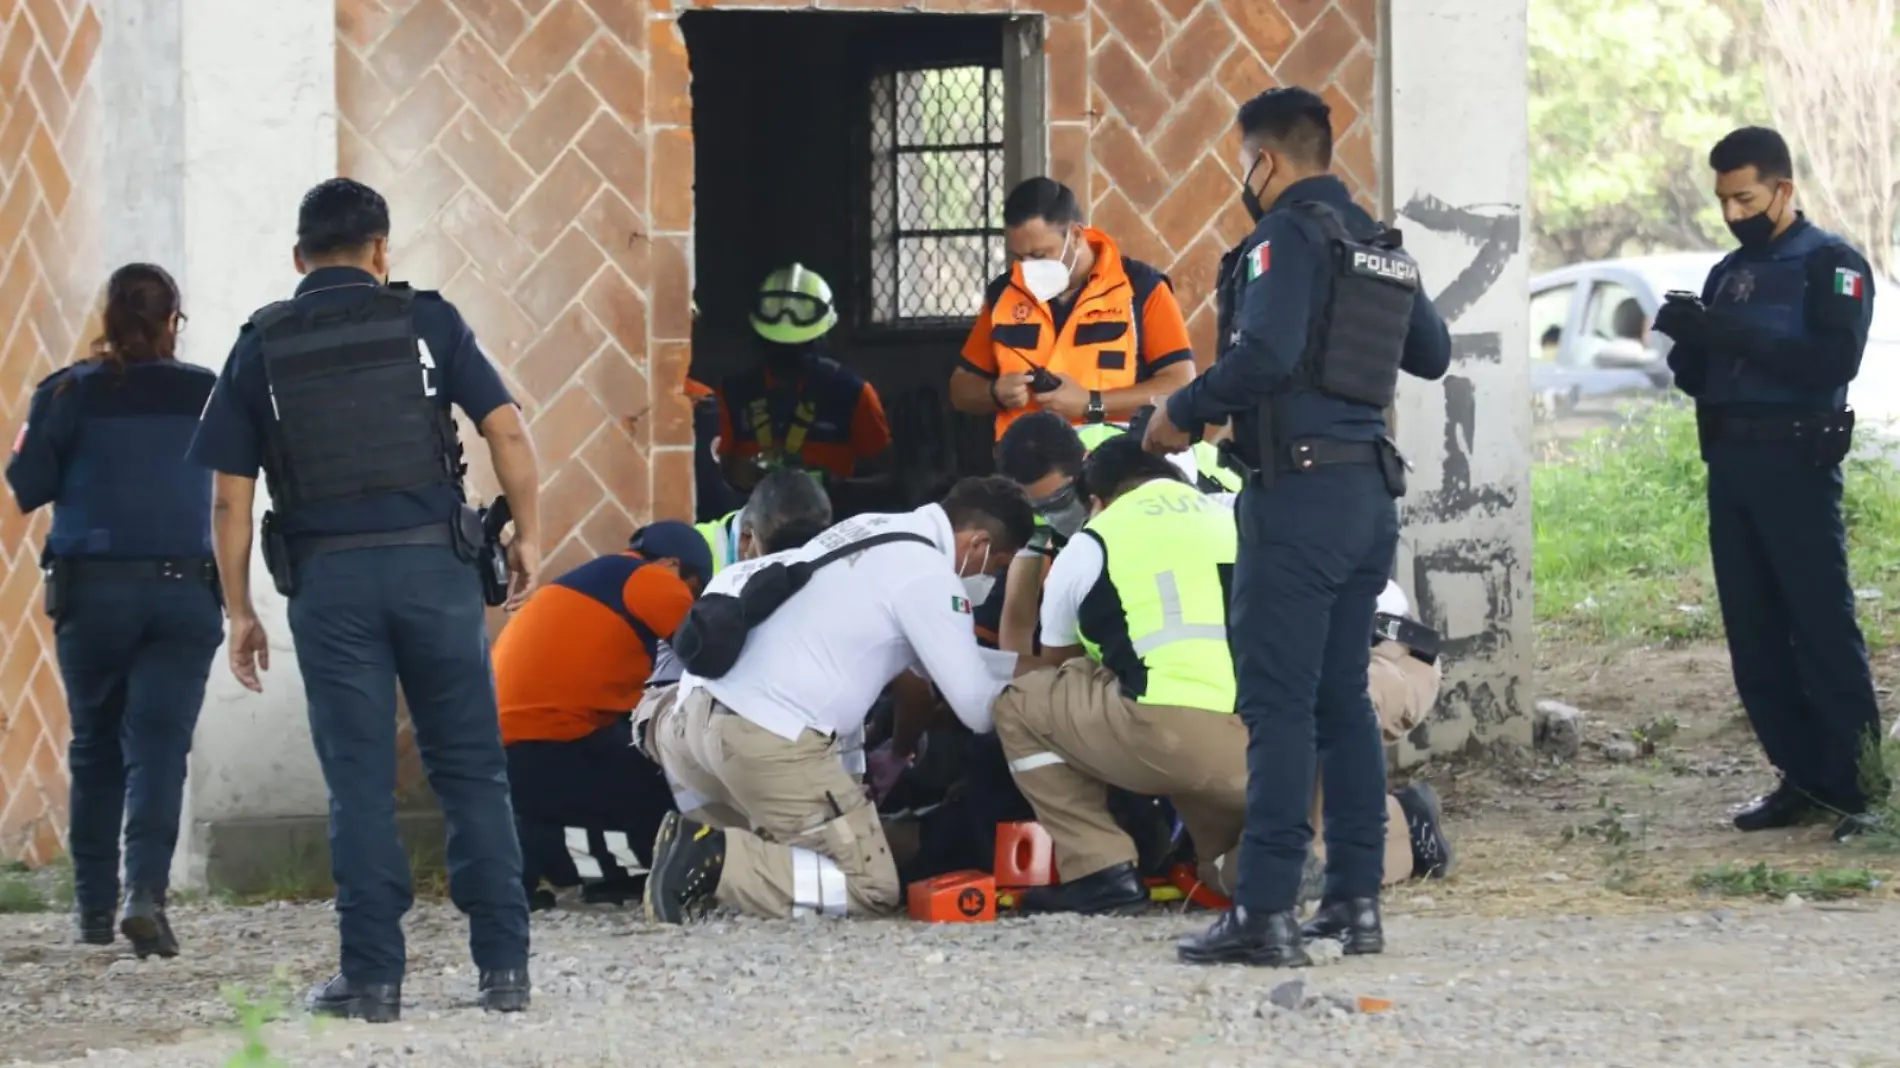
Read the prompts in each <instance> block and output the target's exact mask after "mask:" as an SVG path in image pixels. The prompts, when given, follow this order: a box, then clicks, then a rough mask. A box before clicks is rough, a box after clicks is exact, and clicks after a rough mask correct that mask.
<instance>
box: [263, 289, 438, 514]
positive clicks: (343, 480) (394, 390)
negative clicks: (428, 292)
mask: <svg viewBox="0 0 1900 1068" xmlns="http://www.w3.org/2000/svg"><path fill="white" fill-rule="evenodd" d="M414 299H415V291H414V290H411V289H409V288H408V287H407V286H394V287H386V288H380V289H377V290H376V291H375V294H374V295H373V296H372V297H371V298H370V299H369V300H367V301H364V302H362V303H361V304H359V305H356V306H353V307H340V308H339V307H330V308H320V309H318V308H312V309H308V310H300V309H299V308H298V307H297V305H296V303H295V302H293V301H281V302H279V303H276V304H272V305H270V306H268V307H266V308H263V309H262V310H260V311H258V312H257V314H255V315H253V316H251V325H252V327H254V328H255V329H256V330H257V332H258V336H259V338H260V340H261V341H262V344H263V350H264V373H265V377H266V380H267V381H268V383H269V386H270V398H271V409H272V411H273V413H274V414H275V415H276V420H275V422H273V423H272V424H271V429H270V433H269V435H268V436H267V438H266V442H265V450H264V473H265V476H266V479H267V481H268V485H269V486H270V492H271V500H272V501H273V502H274V503H275V505H276V506H277V508H278V509H279V510H285V509H289V508H294V507H298V506H301V505H310V504H325V503H330V502H335V501H346V500H352V499H355V498H360V497H367V496H370V495H373V494H378V493H394V492H401V491H404V490H416V489H422V488H424V487H427V486H437V485H446V486H459V485H460V483H461V476H462V470H463V468H462V462H461V452H462V450H461V443H460V441H459V439H458V438H457V437H456V433H455V421H454V420H453V419H452V418H451V417H450V416H449V412H448V408H447V407H446V406H444V405H438V404H436V403H435V402H434V401H433V400H432V399H431V397H430V393H431V392H432V391H433V390H434V389H436V388H440V387H439V383H440V381H441V372H440V370H439V369H438V368H436V367H434V366H432V365H431V364H429V363H427V362H425V360H424V357H423V353H422V349H421V346H420V345H419V343H418V339H417V337H416V329H415V321H414V318H413V317H412V315H411V308H410V303H411V301H413V300H414Z"/></svg>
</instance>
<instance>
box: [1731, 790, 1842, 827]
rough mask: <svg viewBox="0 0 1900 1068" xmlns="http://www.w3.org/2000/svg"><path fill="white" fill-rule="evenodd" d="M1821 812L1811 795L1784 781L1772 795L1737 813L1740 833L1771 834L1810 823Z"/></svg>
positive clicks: (1736, 824) (1736, 822)
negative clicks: (1780, 829)
mask: <svg viewBox="0 0 1900 1068" xmlns="http://www.w3.org/2000/svg"><path fill="white" fill-rule="evenodd" d="M1820 811H1821V808H1820V806H1819V805H1816V804H1815V803H1814V799H1813V798H1811V797H1809V796H1808V795H1807V792H1806V791H1804V790H1801V789H1798V788H1797V787H1795V786H1794V784H1792V783H1790V782H1789V781H1788V780H1786V779H1783V780H1781V784H1780V785H1778V786H1776V787H1775V788H1774V789H1773V790H1772V791H1770V792H1769V793H1767V794H1765V795H1763V796H1761V797H1758V798H1756V799H1754V800H1753V801H1750V802H1749V803H1747V804H1745V805H1743V806H1742V807H1741V808H1738V809H1736V810H1735V829H1736V830H1738V831H1768V830H1775V829H1777V828H1781V827H1793V826H1796V825H1798V824H1802V823H1806V822H1807V821H1808V820H1810V819H1812V818H1813V817H1814V816H1815V815H1816V814H1817V813H1818V812H1820Z"/></svg>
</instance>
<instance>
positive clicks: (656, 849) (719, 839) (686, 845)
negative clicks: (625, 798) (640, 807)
mask: <svg viewBox="0 0 1900 1068" xmlns="http://www.w3.org/2000/svg"><path fill="white" fill-rule="evenodd" d="M725 867H726V834H725V832H724V831H721V830H719V829H718V828H717V827H708V826H706V825H705V824H703V823H699V822H696V821H694V820H689V819H687V818H686V817H684V816H682V815H680V814H679V813H677V812H669V813H667V814H666V819H665V820H663V821H661V823H660V833H658V834H656V835H654V836H653V870H652V871H649V872H647V885H646V913H647V922H648V923H685V922H686V914H687V912H688V911H698V910H699V909H701V908H704V907H709V906H710V905H711V904H712V899H713V891H714V890H717V889H718V888H719V873H720V872H722V871H724V870H725Z"/></svg>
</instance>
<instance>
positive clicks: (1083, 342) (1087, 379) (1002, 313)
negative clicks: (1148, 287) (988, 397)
mask: <svg viewBox="0 0 1900 1068" xmlns="http://www.w3.org/2000/svg"><path fill="white" fill-rule="evenodd" d="M1084 235H1085V240H1087V241H1088V243H1089V245H1090V247H1091V248H1093V249H1094V251H1095V268H1094V270H1093V271H1091V272H1090V273H1089V277H1088V281H1087V282H1085V283H1084V284H1083V287H1082V291H1081V293H1080V294H1079V295H1078V296H1077V297H1076V300H1075V306H1074V307H1073V308H1071V309H1070V311H1069V315H1068V318H1067V319H1065V320H1064V321H1063V323H1062V328H1061V329H1060V330H1058V329H1056V325H1055V314H1054V313H1053V312H1051V311H1050V309H1049V305H1048V304H1046V303H1044V302H1043V301H1040V300H1037V299H1036V298H1035V296H1034V295H1032V294H1031V293H1030V292H1029V289H1028V287H1027V286H1025V285H1024V284H1023V276H1022V267H1021V265H1019V264H1011V265H1010V269H1009V281H1008V283H1007V284H1006V285H1004V286H1003V287H1002V291H1001V293H1000V294H998V295H997V297H996V299H995V300H993V301H991V306H990V349H991V353H992V354H993V356H994V357H995V361H996V371H997V373H998V374H1006V375H1007V374H1024V373H1028V372H1032V371H1034V370H1035V369H1037V368H1042V369H1044V370H1047V371H1049V372H1050V373H1052V374H1063V375H1068V376H1069V377H1070V378H1072V379H1074V380H1075V381H1076V383H1077V384H1078V385H1080V386H1081V387H1082V388H1083V389H1088V390H1101V391H1103V392H1108V391H1110V390H1117V389H1126V388H1128V387H1129V386H1132V385H1134V384H1135V381H1136V376H1137V374H1138V373H1139V371H1140V369H1141V317H1140V309H1139V308H1137V307H1136V306H1135V287H1134V283H1133V281H1132V280H1131V279H1130V278H1129V276H1128V269H1127V268H1126V267H1125V266H1123V264H1122V254H1121V250H1120V249H1118V248H1116V247H1115V243H1114V242H1113V241H1112V240H1110V239H1109V238H1108V236H1107V235H1105V234H1103V233H1102V232H1101V231H1099V230H1094V229H1089V230H1085V231H1084ZM1036 410H1037V407H1036V405H1035V404H1034V403H1033V402H1032V403H1030V404H1028V405H1026V406H1024V407H1022V408H1017V409H1014V410H1012V411H1006V412H998V413H996V436H997V437H998V438H999V439H1000V438H1001V437H1002V436H1003V431H1004V430H1006V429H1008V428H1009V424H1010V423H1012V422H1015V421H1016V419H1017V418H1019V417H1020V416H1021V415H1022V414H1023V413H1025V412H1033V411H1036Z"/></svg>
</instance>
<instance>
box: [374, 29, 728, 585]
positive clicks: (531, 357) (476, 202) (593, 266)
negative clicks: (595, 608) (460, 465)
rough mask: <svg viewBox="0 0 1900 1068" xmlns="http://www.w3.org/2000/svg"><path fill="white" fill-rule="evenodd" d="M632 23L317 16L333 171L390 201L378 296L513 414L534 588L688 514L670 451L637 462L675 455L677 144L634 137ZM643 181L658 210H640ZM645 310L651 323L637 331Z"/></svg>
mask: <svg viewBox="0 0 1900 1068" xmlns="http://www.w3.org/2000/svg"><path fill="white" fill-rule="evenodd" d="M646 15H647V12H646V9H645V5H644V4H636V3H632V2H628V0H339V3H338V5H337V28H338V38H339V44H340V47H339V48H338V50H337V95H338V97H339V101H338V103H339V105H340V107H339V111H340V114H341V118H342V122H341V123H340V129H341V132H340V137H341V144H340V146H339V148H340V154H341V165H342V169H343V171H344V173H346V174H349V175H352V176H354V177H357V178H360V179H362V180H363V181H366V182H368V183H369V184H371V185H373V186H375V187H377V188H378V189H381V190H383V191H384V192H385V194H386V195H387V196H388V197H389V200H390V206H391V211H392V213H393V225H394V228H395V232H394V233H393V234H392V235H391V254H392V258H393V261H394V271H395V274H396V276H397V277H399V278H406V279H408V280H410V281H411V282H413V283H414V284H415V285H417V286H418V287H421V288H429V289H440V290H442V292H443V293H444V294H445V295H446V296H447V297H448V298H449V299H450V300H453V301H454V302H455V303H456V304H457V305H458V306H459V307H460V308H461V310H462V312H463V314H464V315H465V316H466V317H467V318H468V320H469V322H470V323H471V324H472V325H473V327H474V328H475V332H476V335H477V336H478V337H479V338H480V339H481V342H482V345H483V347H484V348H485V349H486V350H487V352H488V354H489V355H490V357H491V358H492V359H493V360H494V361H495V363H496V364H497V365H498V366H500V367H501V368H502V369H503V371H504V373H505V375H506V377H507V379H508V381H509V384H510V386H511V387H512V388H513V390H514V392H515V395H516V397H517V398H518V399H519V400H520V401H521V403H522V407H523V409H524V410H525V412H526V413H527V415H528V417H529V419H530V425H531V428H532V432H533V435H534V439H535V444H536V447H537V449H538V451H539V453H540V459H541V469H542V476H543V480H544V481H543V484H542V499H541V514H542V518H543V523H544V526H545V529H546V531H547V544H546V545H545V546H544V548H545V549H546V551H547V553H548V568H549V572H550V573H551V574H552V573H558V572H559V571H561V570H563V569H565V568H566V567H569V566H572V565H574V564H576V563H579V562H580V561H581V560H584V559H586V558H588V557H590V556H593V555H596V554H598V553H602V552H610V551H613V550H615V549H617V548H621V547H624V546H625V544H626V538H627V535H628V533H629V532H631V530H632V529H633V527H634V526H635V525H636V524H637V523H639V522H644V521H646V520H647V519H649V518H651V517H652V516H653V515H654V514H655V512H656V510H657V511H658V512H660V513H669V512H670V513H671V514H677V515H685V514H686V513H687V512H688V511H689V510H690V506H691V497H690V494H691V484H692V482H691V474H692V472H691V453H690V451H688V450H687V449H685V448H677V449H671V450H669V449H656V448H655V447H654V446H655V443H656V442H658V443H661V444H670V445H676V446H685V445H689V444H690V427H689V422H690V413H689V411H688V409H687V408H686V405H685V402H684V400H683V399H679V398H680V384H681V380H682V379H683V377H684V375H685V371H686V352H685V347H684V340H685V338H686V337H687V330H688V327H689V325H690V318H689V312H688V302H689V299H690V298H689V296H688V291H687V289H686V287H685V274H686V271H687V264H688V262H689V257H688V255H687V237H686V233H685V231H686V229H687V227H688V226H689V225H690V211H691V200H690V196H691V184H692V169H691V144H690V134H689V133H688V132H687V131H686V130H685V129H684V128H682V129H680V130H677V131H671V130H666V129H661V128H657V127H654V128H650V125H649V121H648V112H649V103H648V98H647V81H648V67H649V53H650V51H651V49H650V48H649V43H648V32H649V25H648V20H647V17H646ZM665 29H666V31H667V35H668V36H669V37H670V36H671V26H670V24H668V25H667V26H666V27H665ZM669 46H670V47H671V48H672V49H674V50H676V51H678V52H680V53H681V55H680V56H679V58H678V60H677V61H678V62H680V64H681V65H682V66H683V65H684V64H683V60H684V56H683V51H684V50H683V46H682V45H681V44H680V43H679V42H678V40H677V39H676V38H674V39H673V40H671V41H670V43H662V44H661V45H660V48H661V49H662V50H664V49H665V48H667V47H669ZM681 161H684V164H685V166H684V169H681V166H680V164H681ZM650 168H651V169H653V170H656V171H659V172H660V173H662V174H665V175H667V176H668V180H669V183H670V184H669V186H668V187H667V190H666V192H665V194H664V195H659V196H655V197H652V198H649V196H648V171H649V169H650ZM649 219H651V220H653V225H650V223H649ZM656 225H657V226H658V227H660V228H663V229H667V230H671V231H673V232H672V233H671V234H669V235H665V236H662V235H658V234H655V233H654V232H653V230H654V228H655V226H656ZM656 275H664V279H663V280H658V281H656ZM655 299H660V300H666V301H668V302H669V303H668V304H667V311H666V313H662V312H660V311H658V310H655V311H654V312H653V313H652V315H651V318H652V320H653V321H652V322H649V318H650V316H649V308H650V307H654V304H653V302H654V301H655ZM661 339H665V340H667V341H677V342H679V344H675V345H664V344H658V343H657V342H659V341H660V340H661ZM656 424H658V429H656ZM463 437H464V440H466V441H474V440H476V439H475V438H474V436H473V435H472V433H471V432H470V431H469V430H468V429H467V428H464V433H463ZM481 454H482V450H481V449H480V448H479V447H477V448H475V449H474V450H473V461H474V464H473V466H474V468H475V483H476V485H477V487H478V488H479V489H482V490H484V491H491V490H492V489H493V485H494V483H493V476H492V473H491V472H489V471H488V470H487V469H486V465H485V463H484V462H483V461H482V458H481ZM656 482H657V487H656ZM656 488H657V489H658V492H656ZM656 504H657V505H658V506H659V507H658V508H657V509H656Z"/></svg>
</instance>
